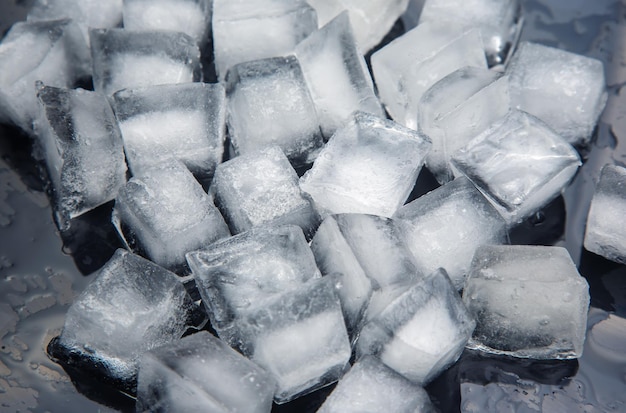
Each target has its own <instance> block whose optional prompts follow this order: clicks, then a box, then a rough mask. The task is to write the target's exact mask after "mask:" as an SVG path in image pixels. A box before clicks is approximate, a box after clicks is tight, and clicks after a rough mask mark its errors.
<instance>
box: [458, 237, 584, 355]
mask: <svg viewBox="0 0 626 413" xmlns="http://www.w3.org/2000/svg"><path fill="white" fill-rule="evenodd" d="M463 302H464V303H465V304H466V305H467V308H468V309H469V311H470V313H471V314H472V315H473V316H474V317H476V322H477V324H476V329H475V330H474V334H473V336H472V339H471V340H470V343H469V344H468V347H470V348H474V349H478V350H482V351H486V352H489V353H498V354H507V355H510V356H515V357H530V358H538V359H568V358H577V357H580V356H581V355H582V351H583V344H584V341H585V331H586V328H587V310H588V307H589V287H588V285H587V281H586V280H585V279H584V278H583V277H581V276H580V274H578V271H577V269H576V266H575V265H574V263H573V262H572V259H571V257H570V256H569V253H568V252H567V250H565V249H564V248H561V247H544V246H521V245H513V246H483V247H481V248H479V249H478V251H477V252H476V255H475V256H474V261H473V262H472V268H471V271H470V275H469V278H468V280H467V283H466V284H465V289H464V290H463Z"/></svg>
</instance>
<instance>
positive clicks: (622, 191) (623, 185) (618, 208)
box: [585, 165, 626, 264]
mask: <svg viewBox="0 0 626 413" xmlns="http://www.w3.org/2000/svg"><path fill="white" fill-rule="evenodd" d="M625 211H626V168H623V167H621V166H615V165H605V166H604V168H603V169H602V174H601V176H600V181H599V182H598V185H597V186H596V191H595V193H594V196H593V199H592V201H591V208H590V209H589V214H588V216H587V229H586V233H585V249H587V250H588V251H591V252H593V253H595V254H598V255H602V256H603V257H605V258H607V259H609V260H612V261H616V262H619V263H621V264H626V221H625V220H624V212H625Z"/></svg>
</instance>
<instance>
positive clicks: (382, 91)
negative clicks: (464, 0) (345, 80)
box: [372, 23, 487, 129]
mask: <svg viewBox="0 0 626 413" xmlns="http://www.w3.org/2000/svg"><path fill="white" fill-rule="evenodd" d="M465 66H475V67H482V68H487V61H486V59H485V53H484V50H483V46H482V40H481V38H480V33H479V32H478V30H475V29H474V30H469V31H465V32H464V31H459V30H456V29H454V30H451V29H450V26H449V25H443V24H438V23H424V24H420V25H419V26H417V27H416V28H415V29H413V30H411V31H409V32H407V33H405V34H404V35H402V36H400V37H398V38H397V39H395V40H394V41H393V42H391V43H389V44H388V45H387V46H385V47H383V48H382V49H380V50H379V51H377V52H376V53H374V54H373V55H372V72H373V74H374V80H375V81H376V86H377V88H378V94H379V96H380V100H381V102H382V103H383V104H384V105H385V107H386V108H387V112H389V115H391V118H392V119H394V120H395V121H396V122H398V123H400V124H402V125H404V126H406V127H408V128H411V129H417V106H418V103H419V101H420V99H421V97H422V95H423V94H424V92H426V90H428V89H429V88H430V87H431V86H432V85H434V84H435V83H436V82H437V81H438V80H440V79H442V78H443V77H445V76H446V75H448V74H450V73H452V72H454V71H455V70H457V69H460V68H462V67H465Z"/></svg>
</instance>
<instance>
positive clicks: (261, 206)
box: [211, 146, 319, 237]
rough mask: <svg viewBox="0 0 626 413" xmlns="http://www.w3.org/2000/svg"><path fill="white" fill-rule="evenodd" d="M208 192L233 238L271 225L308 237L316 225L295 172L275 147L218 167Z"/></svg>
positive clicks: (314, 212) (235, 159)
mask: <svg viewBox="0 0 626 413" xmlns="http://www.w3.org/2000/svg"><path fill="white" fill-rule="evenodd" d="M211 190H212V191H214V193H215V204H216V205H217V206H218V208H220V210H221V211H222V213H223V214H224V217H225V218H226V221H227V222H228V225H229V226H230V229H231V231H232V232H233V234H238V233H240V232H243V231H246V230H248V229H250V228H252V227H255V226H258V225H262V224H270V223H271V224H272V225H286V224H294V225H298V226H299V227H301V228H302V229H303V230H304V233H305V234H306V235H307V237H311V236H312V235H313V232H314V231H315V229H316V228H317V225H318V224H319V217H318V214H317V212H316V210H315V208H314V207H313V204H312V202H311V200H310V199H309V198H308V197H306V196H305V195H303V194H302V192H301V191H300V187H299V186H298V175H297V174H296V171H295V170H294V169H293V167H292V166H291V165H290V164H289V161H288V160H287V158H286V157H285V154H284V153H283V152H282V151H281V150H280V148H278V147H275V146H274V147H270V148H267V149H263V150H259V151H257V152H254V153H250V154H248V155H242V156H239V157H236V158H234V159H231V160H229V161H227V162H224V163H222V164H220V165H218V166H217V170H216V171H215V178H214V179H213V184H212V189H211Z"/></svg>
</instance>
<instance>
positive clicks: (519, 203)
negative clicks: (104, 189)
mask: <svg viewBox="0 0 626 413" xmlns="http://www.w3.org/2000/svg"><path fill="white" fill-rule="evenodd" d="M452 163H453V165H454V166H455V167H456V168H457V169H459V170H460V171H461V172H462V173H463V174H464V175H466V176H467V177H468V178H469V179H470V180H471V181H472V182H474V184H475V185H476V186H477V187H478V189H480V190H481V191H482V192H483V193H484V194H485V195H486V196H488V198H489V199H490V200H492V201H493V202H494V205H496V206H497V208H498V211H499V212H500V213H501V214H502V215H503V216H504V218H505V219H506V220H507V222H508V223H509V224H512V225H513V224H516V223H518V222H521V221H522V220H523V219H524V218H525V217H528V216H530V215H531V214H533V213H534V212H536V211H537V210H539V209H540V208H541V207H542V206H544V205H546V204H547V203H548V202H550V201H551V200H552V199H554V198H556V197H557V196H558V195H559V193H560V192H561V191H562V190H563V188H565V186H566V185H567V184H568V183H569V181H570V180H571V179H572V177H573V176H574V174H575V173H576V170H577V169H578V167H579V166H580V165H581V162H580V158H579V156H578V153H577V152H576V150H574V148H573V147H572V146H571V145H570V144H568V143H567V142H566V141H565V140H564V139H563V138H561V137H560V136H558V135H557V134H555V133H554V132H553V131H552V130H551V129H550V128H548V127H547V126H546V125H545V123H543V122H541V121H540V120H539V119H537V118H535V117H534V116H532V115H529V114H527V113H525V112H521V111H517V110H513V111H511V112H509V114H508V115H507V116H506V117H505V118H504V119H503V120H501V121H499V122H497V123H496V124H494V125H492V127H490V128H489V129H487V130H486V131H485V132H483V133H482V134H480V135H479V136H478V137H476V138H475V139H473V140H472V141H471V142H470V143H469V144H467V145H466V146H465V147H463V148H462V149H460V150H458V151H457V152H456V153H455V154H453V155H452Z"/></svg>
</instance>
